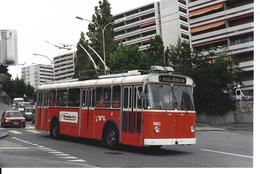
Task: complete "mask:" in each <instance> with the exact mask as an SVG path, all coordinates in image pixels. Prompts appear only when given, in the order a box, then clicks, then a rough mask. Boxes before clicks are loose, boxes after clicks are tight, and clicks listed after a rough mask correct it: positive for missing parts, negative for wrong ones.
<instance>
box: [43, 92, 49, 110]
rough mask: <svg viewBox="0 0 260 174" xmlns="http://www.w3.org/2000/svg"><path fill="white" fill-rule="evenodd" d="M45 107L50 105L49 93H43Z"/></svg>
mask: <svg viewBox="0 0 260 174" xmlns="http://www.w3.org/2000/svg"><path fill="white" fill-rule="evenodd" d="M42 105H43V106H47V105H48V92H47V91H45V92H43V102H42Z"/></svg>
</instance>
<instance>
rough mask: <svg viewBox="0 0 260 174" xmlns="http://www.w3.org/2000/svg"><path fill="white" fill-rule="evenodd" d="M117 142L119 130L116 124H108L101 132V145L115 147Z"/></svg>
mask: <svg viewBox="0 0 260 174" xmlns="http://www.w3.org/2000/svg"><path fill="white" fill-rule="evenodd" d="M118 144H119V131H118V129H117V127H116V126H114V125H112V124H109V125H107V126H106V127H105V129H104V133H103V145H104V146H105V147H107V148H109V149H115V148H117V147H118Z"/></svg>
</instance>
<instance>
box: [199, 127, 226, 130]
mask: <svg viewBox="0 0 260 174" xmlns="http://www.w3.org/2000/svg"><path fill="white" fill-rule="evenodd" d="M195 130H196V131H225V129H222V128H215V127H196V129H195Z"/></svg>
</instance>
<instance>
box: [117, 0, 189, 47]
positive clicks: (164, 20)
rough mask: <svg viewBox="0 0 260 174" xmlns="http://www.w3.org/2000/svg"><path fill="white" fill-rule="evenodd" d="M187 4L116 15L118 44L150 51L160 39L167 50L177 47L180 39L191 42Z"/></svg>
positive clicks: (172, 0) (170, 0) (175, 0)
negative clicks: (151, 44) (153, 42)
mask: <svg viewBox="0 0 260 174" xmlns="http://www.w3.org/2000/svg"><path fill="white" fill-rule="evenodd" d="M187 9H188V8H187V2H186V0H162V1H160V2H155V3H150V4H147V5H144V6H141V7H137V8H135V9H131V10H128V11H125V12H122V13H120V14H117V15H114V19H115V25H114V32H115V40H116V41H118V42H119V43H121V44H125V45H131V44H136V45H138V46H139V49H140V51H143V50H146V49H147V48H149V46H150V45H149V42H150V40H151V39H152V38H154V37H155V36H156V35H160V36H161V37H162V39H163V42H164V44H165V46H169V45H175V44H176V43H177V40H178V38H181V39H184V40H187V41H189V39H190V34H189V27H188V16H187V13H188V10H187Z"/></svg>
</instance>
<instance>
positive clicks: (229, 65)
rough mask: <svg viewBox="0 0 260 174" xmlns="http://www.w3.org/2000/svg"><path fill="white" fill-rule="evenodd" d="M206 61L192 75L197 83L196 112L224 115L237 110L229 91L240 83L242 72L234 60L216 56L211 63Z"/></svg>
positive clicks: (195, 91) (195, 95) (195, 94)
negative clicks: (235, 84)
mask: <svg viewBox="0 0 260 174" xmlns="http://www.w3.org/2000/svg"><path fill="white" fill-rule="evenodd" d="M206 60H207V59H205V61H204V62H203V63H201V64H199V65H197V66H196V67H195V68H193V69H192V73H191V76H192V78H193V79H194V81H195V83H196V88H195V89H194V99H195V105H196V110H197V111H198V113H202V112H204V113H206V114H211V115H218V114H224V113H226V112H228V111H230V110H233V109H234V108H235V103H234V101H232V99H231V98H230V96H229V93H227V91H228V90H229V88H230V85H231V84H234V83H235V82H238V81H239V80H238V77H239V74H240V72H241V70H240V68H238V66H237V64H236V63H235V62H234V61H233V60H232V59H227V57H226V56H223V55H215V58H214V61H211V62H209V61H208V60H207V61H206Z"/></svg>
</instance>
